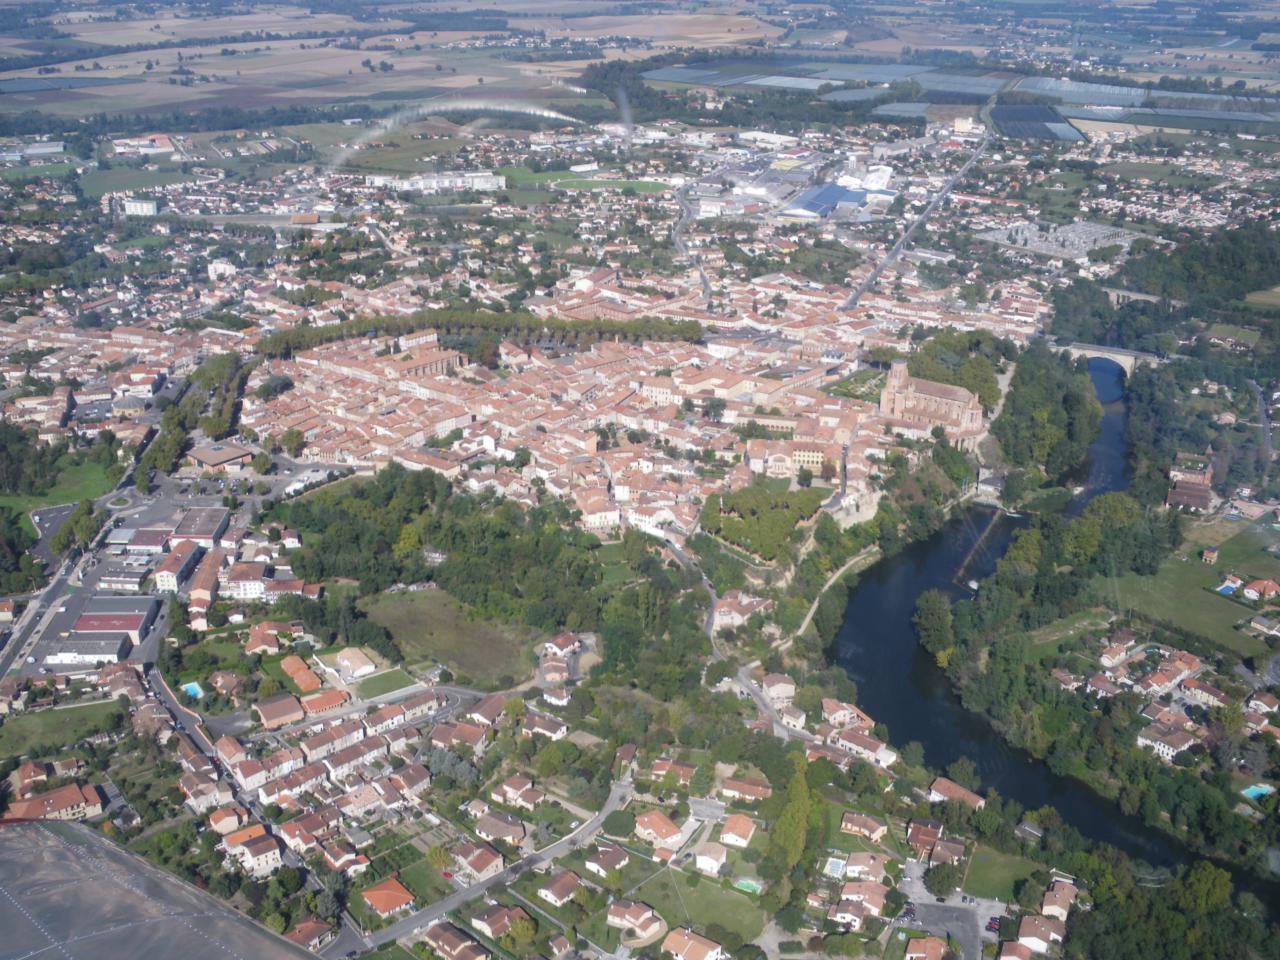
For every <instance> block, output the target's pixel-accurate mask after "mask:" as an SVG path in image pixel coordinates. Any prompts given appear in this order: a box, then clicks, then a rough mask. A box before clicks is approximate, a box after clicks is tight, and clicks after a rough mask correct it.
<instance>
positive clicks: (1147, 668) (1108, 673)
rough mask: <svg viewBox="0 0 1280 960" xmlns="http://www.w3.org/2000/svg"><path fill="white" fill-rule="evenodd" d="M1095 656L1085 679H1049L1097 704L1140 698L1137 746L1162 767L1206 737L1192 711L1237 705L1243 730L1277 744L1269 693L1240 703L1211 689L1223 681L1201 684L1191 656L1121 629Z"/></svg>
mask: <svg viewBox="0 0 1280 960" xmlns="http://www.w3.org/2000/svg"><path fill="white" fill-rule="evenodd" d="M1249 586H1250V587H1252V586H1254V585H1253V584H1250V585H1249ZM1277 589H1278V590H1280V588H1277ZM1097 657H1098V663H1099V666H1100V667H1101V669H1100V670H1099V671H1098V672H1097V673H1095V674H1093V676H1091V677H1089V678H1088V679H1087V680H1086V679H1083V678H1082V677H1080V676H1077V675H1075V674H1073V673H1071V672H1069V671H1067V670H1065V669H1063V668H1061V667H1059V668H1055V669H1054V670H1053V676H1054V679H1056V680H1057V681H1058V683H1059V684H1060V685H1061V686H1062V687H1063V688H1064V689H1066V690H1072V691H1082V692H1083V693H1084V694H1085V695H1087V696H1091V697H1094V698H1097V699H1106V698H1110V697H1115V696H1117V695H1119V694H1121V693H1132V694H1135V695H1137V696H1139V697H1141V698H1142V699H1143V700H1144V701H1145V705H1144V706H1143V707H1142V708H1141V711H1140V714H1141V717H1142V719H1144V720H1146V721H1147V723H1146V725H1145V726H1143V727H1142V729H1141V730H1139V731H1138V734H1137V744H1138V746H1139V747H1142V748H1144V749H1147V750H1150V751H1151V752H1152V753H1154V754H1155V755H1156V756H1158V757H1159V758H1160V759H1162V760H1164V761H1166V762H1170V763H1172V762H1174V761H1175V759H1176V758H1177V757H1178V756H1179V755H1180V754H1182V753H1183V752H1184V751H1186V750H1189V749H1191V748H1192V747H1195V746H1198V745H1200V744H1203V743H1204V742H1205V740H1206V738H1207V737H1208V736H1209V730H1208V727H1207V726H1206V725H1205V724H1204V723H1203V722H1200V721H1198V720H1196V719H1193V717H1192V715H1191V714H1190V713H1189V712H1188V708H1192V707H1195V708H1203V709H1206V710H1215V709H1216V710H1223V709H1229V708H1230V709H1234V707H1232V704H1233V703H1236V702H1239V706H1240V709H1241V710H1242V712H1243V714H1244V728H1245V729H1246V730H1247V731H1249V732H1250V733H1251V734H1254V733H1261V734H1267V735H1270V736H1272V737H1275V738H1277V739H1280V726H1277V725H1276V724H1274V723H1273V722H1272V719H1273V717H1274V716H1275V715H1276V711H1277V707H1278V706H1280V703H1278V701H1277V698H1276V696H1275V695H1274V694H1272V693H1271V692H1270V691H1267V690H1256V691H1254V692H1253V693H1251V694H1248V695H1246V696H1244V697H1243V698H1237V697H1235V696H1233V695H1232V694H1230V693H1228V692H1226V691H1224V690H1223V689H1221V688H1220V687H1219V686H1216V685H1215V683H1221V682H1222V681H1220V680H1216V679H1215V683H1210V682H1209V679H1206V677H1208V678H1210V679H1214V678H1213V675H1212V671H1211V669H1210V668H1209V667H1208V666H1207V665H1206V664H1205V663H1204V662H1203V661H1202V660H1201V659H1200V658H1199V657H1197V656H1196V655H1195V654H1193V653H1188V652H1187V651H1185V650H1178V649H1176V648H1173V647H1168V646H1165V645H1161V644H1151V643H1144V642H1141V641H1140V638H1139V636H1138V635H1137V634H1136V633H1135V632H1134V631H1133V630H1130V629H1128V628H1122V629H1119V630H1116V631H1115V632H1114V633H1113V634H1112V635H1111V637H1110V638H1109V639H1107V640H1103V641H1101V644H1100V651H1099V652H1098V653H1097ZM1152 659H1154V660H1155V663H1154V665H1152V664H1151V660H1152Z"/></svg>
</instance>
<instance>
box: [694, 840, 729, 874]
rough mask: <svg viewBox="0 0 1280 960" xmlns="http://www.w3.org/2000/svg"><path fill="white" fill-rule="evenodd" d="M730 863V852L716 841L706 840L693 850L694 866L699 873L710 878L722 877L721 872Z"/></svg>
mask: <svg viewBox="0 0 1280 960" xmlns="http://www.w3.org/2000/svg"><path fill="white" fill-rule="evenodd" d="M728 861H729V851H728V850H726V849H725V847H724V844H722V843H716V842H715V841H714V840H704V841H703V842H702V843H700V844H698V845H697V846H696V847H694V848H693V865H694V868H695V869H696V870H697V871H698V872H699V873H705V874H706V875H707V876H709V877H718V876H720V871H721V870H723V869H724V865H725V864H726V863H727V862H728Z"/></svg>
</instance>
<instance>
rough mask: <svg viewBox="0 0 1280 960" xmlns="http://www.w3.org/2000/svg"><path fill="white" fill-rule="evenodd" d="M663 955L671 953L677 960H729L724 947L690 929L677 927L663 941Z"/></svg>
mask: <svg viewBox="0 0 1280 960" xmlns="http://www.w3.org/2000/svg"><path fill="white" fill-rule="evenodd" d="M661 952H662V953H669V954H671V956H673V957H675V960H727V957H728V954H726V953H725V952H724V947H722V946H720V944H718V943H716V942H715V941H714V940H709V939H708V938H706V937H704V936H702V935H701V934H697V933H694V932H693V931H692V930H690V929H689V928H688V927H677V928H676V929H674V930H672V931H671V932H670V933H668V934H667V935H666V937H664V938H663V940H662V947H661Z"/></svg>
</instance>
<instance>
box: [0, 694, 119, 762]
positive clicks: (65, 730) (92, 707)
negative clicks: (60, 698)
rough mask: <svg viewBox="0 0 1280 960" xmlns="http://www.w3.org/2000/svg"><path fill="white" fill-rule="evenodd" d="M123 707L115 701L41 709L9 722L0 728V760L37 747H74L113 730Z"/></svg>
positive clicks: (10, 719)
mask: <svg viewBox="0 0 1280 960" xmlns="http://www.w3.org/2000/svg"><path fill="white" fill-rule="evenodd" d="M119 710H120V707H119V706H118V705H117V704H116V703H115V701H114V700H108V701H106V702H105V703H103V702H98V703H91V704H86V705H85V706H81V707H67V708H65V709H59V710H37V711H35V712H34V713H23V714H19V715H18V716H16V717H10V718H9V719H7V720H5V722H4V725H3V726H0V758H4V757H16V756H21V755H22V754H24V753H26V751H27V750H28V749H30V748H31V747H32V746H33V745H38V746H40V747H42V748H44V749H46V750H47V749H48V748H51V747H52V748H56V747H59V746H70V745H71V744H73V743H75V742H77V741H78V740H82V739H83V738H85V737H87V736H90V735H92V734H95V733H100V732H101V731H103V730H107V729H109V728H110V727H111V716H112V714H115V713H117V712H119Z"/></svg>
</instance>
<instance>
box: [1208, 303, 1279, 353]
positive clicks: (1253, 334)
mask: <svg viewBox="0 0 1280 960" xmlns="http://www.w3.org/2000/svg"><path fill="white" fill-rule="evenodd" d="M1266 292H1267V293H1272V292H1274V291H1270V290H1268V291H1266ZM1249 296H1253V294H1252V293H1251V294H1249ZM1205 332H1206V333H1208V335H1209V336H1211V337H1230V338H1231V339H1232V340H1238V341H1239V342H1240V343H1247V344H1248V345H1249V346H1251V347H1256V346H1257V345H1258V341H1259V340H1261V339H1262V334H1261V333H1259V332H1258V331H1257V330H1251V329H1249V328H1248V327H1238V326H1236V325H1235V324H1233V323H1215V324H1213V325H1212V326H1211V327H1209V329H1208V330H1207V331H1205Z"/></svg>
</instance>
